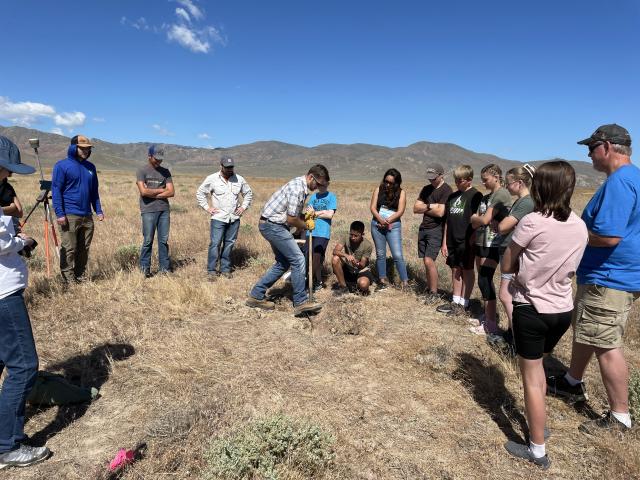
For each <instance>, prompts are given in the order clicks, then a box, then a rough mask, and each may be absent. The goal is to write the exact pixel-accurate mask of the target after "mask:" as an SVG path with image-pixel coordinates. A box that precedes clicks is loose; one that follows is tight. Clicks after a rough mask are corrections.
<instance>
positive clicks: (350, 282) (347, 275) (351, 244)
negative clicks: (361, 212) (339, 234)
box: [331, 220, 373, 295]
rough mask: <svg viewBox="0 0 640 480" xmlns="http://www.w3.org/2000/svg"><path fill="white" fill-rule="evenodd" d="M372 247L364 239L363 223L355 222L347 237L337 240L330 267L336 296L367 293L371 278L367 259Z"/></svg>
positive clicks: (369, 256)
mask: <svg viewBox="0 0 640 480" xmlns="http://www.w3.org/2000/svg"><path fill="white" fill-rule="evenodd" d="M372 250H373V245H372V244H371V242H370V241H369V240H367V239H366V238H364V223H362V222H359V221H357V220H356V221H355V222H353V223H352V224H351V227H350V228H349V235H348V236H345V237H344V238H341V239H339V240H338V243H336V246H335V247H334V249H333V258H332V259H331V265H332V266H333V273H334V274H335V276H336V279H337V280H338V288H337V290H336V294H337V295H341V294H343V293H349V291H356V289H357V291H358V292H359V293H361V294H363V295H367V294H368V293H369V286H370V285H371V281H372V279H373V276H372V275H371V270H370V269H369V258H371V251H372Z"/></svg>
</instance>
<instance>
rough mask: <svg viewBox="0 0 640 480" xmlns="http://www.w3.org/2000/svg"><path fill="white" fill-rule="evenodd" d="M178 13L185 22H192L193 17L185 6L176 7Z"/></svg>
mask: <svg viewBox="0 0 640 480" xmlns="http://www.w3.org/2000/svg"><path fill="white" fill-rule="evenodd" d="M176 15H177V16H178V18H182V19H183V20H184V21H185V22H188V23H191V17H190V16H189V14H188V13H187V11H186V10H185V9H184V8H176Z"/></svg>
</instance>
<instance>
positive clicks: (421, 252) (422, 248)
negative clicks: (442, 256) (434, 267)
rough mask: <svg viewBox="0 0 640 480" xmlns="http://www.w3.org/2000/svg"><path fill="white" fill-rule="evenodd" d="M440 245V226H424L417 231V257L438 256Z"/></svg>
mask: <svg viewBox="0 0 640 480" xmlns="http://www.w3.org/2000/svg"><path fill="white" fill-rule="evenodd" d="M441 247H442V227H436V228H424V229H422V230H419V231H418V258H424V257H429V258H431V259H432V260H435V259H436V258H438V254H439V253H440V248H441Z"/></svg>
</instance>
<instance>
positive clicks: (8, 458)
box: [0, 445, 51, 470]
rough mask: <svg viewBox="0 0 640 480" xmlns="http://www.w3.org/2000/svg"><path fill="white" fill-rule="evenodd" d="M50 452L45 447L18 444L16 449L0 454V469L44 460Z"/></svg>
mask: <svg viewBox="0 0 640 480" xmlns="http://www.w3.org/2000/svg"><path fill="white" fill-rule="evenodd" d="M50 454H51V451H50V450H49V449H48V448H47V447H30V446H28V445H20V447H19V448H17V449H16V450H12V451H10V452H6V453H2V454H0V470H1V469H3V468H7V467H28V466H29V465H33V464H35V463H38V462H41V461H43V460H45V459H46V458H47V457H48V456H49V455H50Z"/></svg>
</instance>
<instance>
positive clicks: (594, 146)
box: [589, 142, 606, 155]
mask: <svg viewBox="0 0 640 480" xmlns="http://www.w3.org/2000/svg"><path fill="white" fill-rule="evenodd" d="M605 143H606V142H596V143H592V144H591V145H589V155H591V154H592V153H593V151H594V150H595V149H596V148H598V147H599V146H600V145H604V144H605Z"/></svg>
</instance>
